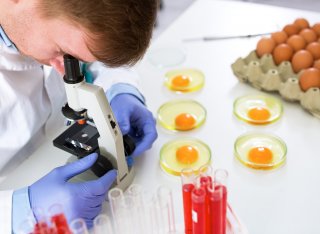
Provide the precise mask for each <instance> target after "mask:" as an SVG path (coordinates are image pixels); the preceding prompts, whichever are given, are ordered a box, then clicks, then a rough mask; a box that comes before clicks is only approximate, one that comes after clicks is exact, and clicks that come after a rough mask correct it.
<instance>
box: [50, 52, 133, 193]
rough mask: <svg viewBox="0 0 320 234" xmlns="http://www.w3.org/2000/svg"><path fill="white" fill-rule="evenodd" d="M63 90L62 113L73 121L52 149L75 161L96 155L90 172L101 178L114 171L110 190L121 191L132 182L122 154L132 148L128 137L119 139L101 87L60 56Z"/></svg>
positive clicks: (75, 63)
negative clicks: (87, 81) (88, 80)
mask: <svg viewBox="0 0 320 234" xmlns="http://www.w3.org/2000/svg"><path fill="white" fill-rule="evenodd" d="M64 67H65V76H64V78H63V79H64V82H65V90H66V95H67V100H68V102H67V104H66V105H65V106H64V107H62V113H63V115H64V116H65V117H66V118H67V120H68V121H70V122H74V123H73V124H72V125H71V126H70V127H69V128H68V129H67V130H65V131H64V132H63V133H62V134H60V135H59V136H58V137H57V138H56V139H54V140H53V144H54V146H56V147H58V148H60V149H62V150H64V151H67V152H68V153H71V154H73V155H75V156H77V157H78V158H79V159H80V158H83V157H85V156H87V155H89V154H91V153H93V152H96V153H98V155H99V156H98V159H97V161H96V163H95V164H94V165H93V166H92V167H91V170H92V172H93V173H94V174H95V175H96V176H98V177H101V176H103V175H104V174H105V173H107V172H108V171H109V170H112V169H117V172H118V176H117V181H116V182H115V184H114V187H118V188H120V189H123V190H125V189H126V188H127V187H128V186H129V185H130V184H131V182H132V180H133V175H134V170H133V167H128V165H127V161H126V158H125V157H126V155H130V154H131V153H132V152H133V150H134V149H135V144H134V142H133V140H132V138H131V137H130V136H129V135H125V136H123V135H122V133H121V130H120V128H119V125H118V123H117V121H116V119H115V117H114V115H113V113H112V109H111V107H110V105H109V102H108V100H107V98H106V95H105V92H104V90H103V88H102V87H99V86H97V85H93V84H89V83H86V82H85V78H84V76H83V75H82V73H81V71H80V64H79V61H78V60H77V59H76V58H74V57H72V56H71V55H68V54H66V55H64Z"/></svg>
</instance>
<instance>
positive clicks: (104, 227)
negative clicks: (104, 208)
mask: <svg viewBox="0 0 320 234" xmlns="http://www.w3.org/2000/svg"><path fill="white" fill-rule="evenodd" d="M93 231H94V234H106V233H107V234H113V233H114V232H113V230H112V225H111V220H110V219H109V217H108V216H107V215H105V214H99V215H98V216H97V217H95V219H94V220H93Z"/></svg>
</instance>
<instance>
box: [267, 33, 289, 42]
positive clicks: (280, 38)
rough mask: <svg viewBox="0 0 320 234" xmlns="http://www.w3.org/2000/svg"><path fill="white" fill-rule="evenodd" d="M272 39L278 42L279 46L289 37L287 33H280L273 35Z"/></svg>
mask: <svg viewBox="0 0 320 234" xmlns="http://www.w3.org/2000/svg"><path fill="white" fill-rule="evenodd" d="M271 38H272V39H273V40H274V41H275V42H276V44H277V45H279V44H281V43H285V42H286V41H287V39H288V35H287V34H286V32H285V31H278V32H274V33H271Z"/></svg>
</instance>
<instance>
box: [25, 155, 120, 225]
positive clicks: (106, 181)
mask: <svg viewBox="0 0 320 234" xmlns="http://www.w3.org/2000/svg"><path fill="white" fill-rule="evenodd" d="M97 158H98V157H97V154H96V153H93V154H91V155H89V156H86V157H84V158H82V159H80V160H78V161H76V162H73V163H70V164H67V165H65V166H61V167H58V168H55V169H54V170H52V171H51V172H50V173H49V174H47V175H46V176H44V177H43V178H41V179H40V180H38V181H37V182H35V183H34V184H32V185H31V186H29V199H30V205H31V208H32V209H35V208H41V209H43V211H44V212H48V209H49V208H50V206H52V205H54V204H61V205H62V206H63V209H64V213H65V216H66V218H67V220H68V222H70V221H72V220H73V219H75V218H83V219H84V220H85V221H86V223H87V225H88V227H91V226H92V222H93V219H94V218H95V217H96V216H97V215H98V214H99V213H100V211H101V205H102V203H103V201H104V200H105V196H106V193H107V191H108V189H109V188H110V186H111V184H112V183H113V181H114V180H115V178H116V171H115V170H112V171H109V172H108V173H106V174H105V175H104V176H102V177H101V178H99V179H97V180H93V181H87V182H82V183H71V182H68V180H69V179H71V178H72V177H74V176H75V175H78V174H80V173H82V172H84V171H86V170H87V169H89V168H90V167H91V166H92V165H93V164H94V162H95V161H96V160H97ZM36 215H37V214H35V216H36ZM35 218H36V219H37V220H39V219H40V218H41V217H35Z"/></svg>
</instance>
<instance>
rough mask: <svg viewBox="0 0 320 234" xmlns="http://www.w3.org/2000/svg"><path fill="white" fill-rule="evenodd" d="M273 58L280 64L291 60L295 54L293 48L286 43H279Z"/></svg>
mask: <svg viewBox="0 0 320 234" xmlns="http://www.w3.org/2000/svg"><path fill="white" fill-rule="evenodd" d="M272 55H273V60H274V62H275V63H276V64H277V65H279V64H280V63H282V62H283V61H290V60H291V58H292V55H293V49H292V48H291V46H289V45H288V44H286V43H282V44H280V45H277V46H276V48H274V50H273V53H272Z"/></svg>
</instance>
